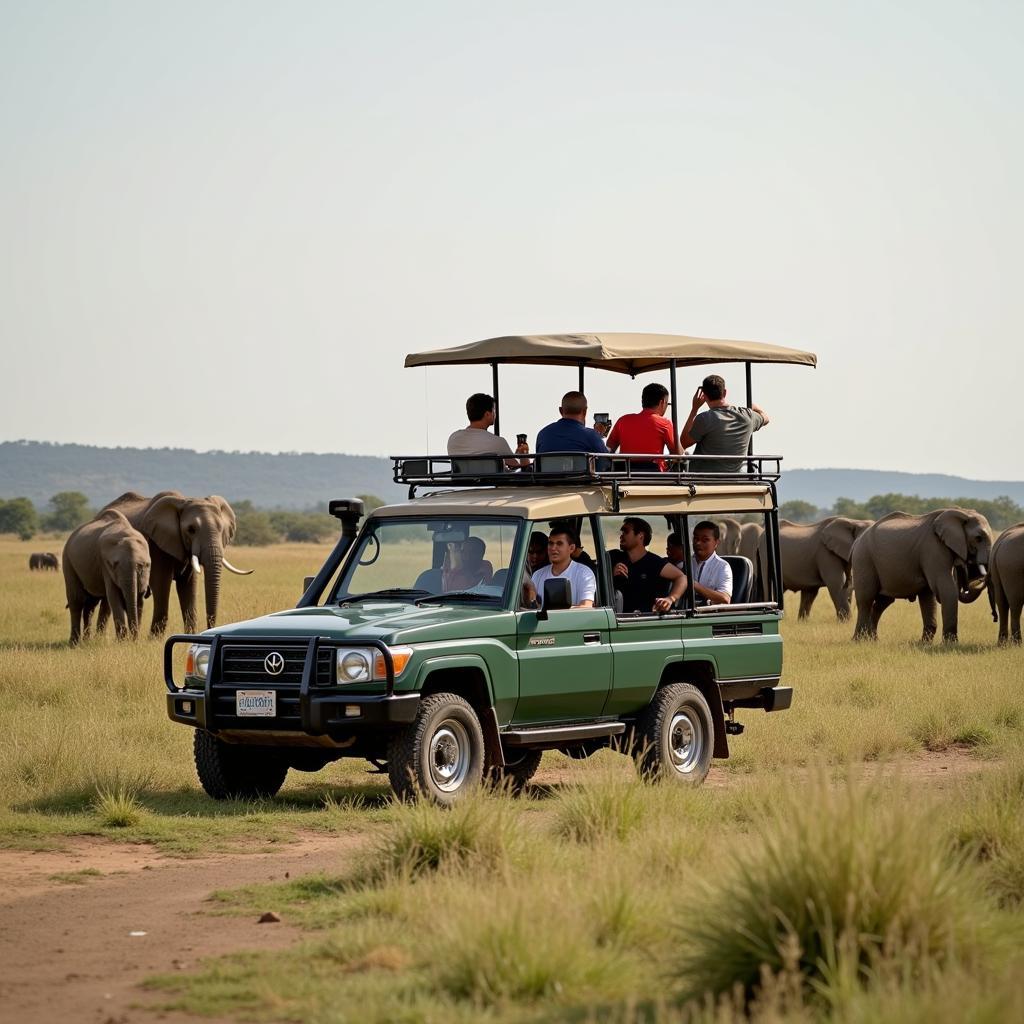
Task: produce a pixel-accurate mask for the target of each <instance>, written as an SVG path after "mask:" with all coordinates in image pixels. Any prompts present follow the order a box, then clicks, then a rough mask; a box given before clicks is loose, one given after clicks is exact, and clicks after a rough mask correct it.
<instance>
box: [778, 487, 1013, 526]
mask: <svg viewBox="0 0 1024 1024" xmlns="http://www.w3.org/2000/svg"><path fill="white" fill-rule="evenodd" d="M952 507H957V508H972V509H974V510H975V511H976V512H980V513H981V514H982V515H983V516H984V517H985V518H986V519H987V520H988V522H989V525H990V526H991V527H992V529H993V530H1005V529H1006V528H1007V527H1010V526H1013V525H1014V524H1015V523H1020V522H1024V507H1022V506H1020V505H1018V504H1017V503H1016V502H1015V501H1014V500H1013V499H1012V498H1008V497H1005V496H1003V497H999V498H919V497H917V495H914V494H876V495H875V496H874V497H872V498H868V500H867V501H854V499H853V498H837V499H836V501H835V504H834V505H833V506H832V507H831V508H830V509H824V508H818V507H817V506H816V505H814V504H812V503H811V502H809V501H801V500H799V499H798V500H794V501H784V502H782V504H781V505H779V514H780V515H781V516H782V518H783V519H788V520H789V521H790V522H793V523H813V522H816V521H817V520H819V519H825V518H827V517H828V516H847V517H848V518H850V519H875V520H877V519H881V518H882V516H887V515H888V514H889V513H890V512H906V513H908V514H909V515H914V516H920V515H924V513H926V512H934V511H935V510H936V509H940V508H952Z"/></svg>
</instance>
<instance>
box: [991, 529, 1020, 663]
mask: <svg viewBox="0 0 1024 1024" xmlns="http://www.w3.org/2000/svg"><path fill="white" fill-rule="evenodd" d="M988 599H989V603H990V604H991V605H992V619H993V621H998V622H999V643H1000V644H1005V643H1007V642H1009V641H1010V640H1012V641H1013V643H1015V644H1019V643H1020V642H1021V632H1020V613H1021V608H1024V523H1017V525H1016V526H1011V527H1010V528H1009V529H1007V530H1004V531H1003V532H1002V533H1001V534H999V536H998V537H997V538H996V542H995V544H993V545H992V563H991V568H990V570H989V576H988ZM997 609H998V612H999V614H998V616H997V615H996V611H997Z"/></svg>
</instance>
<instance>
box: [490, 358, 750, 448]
mask: <svg viewBox="0 0 1024 1024" xmlns="http://www.w3.org/2000/svg"><path fill="white" fill-rule="evenodd" d="M748 365H749V364H748ZM491 390H492V391H493V392H494V396H493V397H494V433H495V434H496V435H500V434H501V427H500V425H499V423H498V417H499V416H500V415H501V403H500V402H499V401H498V362H497V360H495V361H494V362H493V363H491Z"/></svg>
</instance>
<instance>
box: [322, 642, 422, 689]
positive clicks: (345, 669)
mask: <svg viewBox="0 0 1024 1024" xmlns="http://www.w3.org/2000/svg"><path fill="white" fill-rule="evenodd" d="M412 653H413V652H412V648H411V647H392V648H391V663H392V664H393V665H394V668H395V678H396V679H397V678H398V677H399V676H400V675H401V674H402V672H404V671H405V666H406V665H408V664H409V659H410V658H411V657H412ZM335 657H336V662H337V666H338V682H339V683H342V684H345V683H368V682H370V681H371V680H373V681H375V682H379V681H382V680H384V679H387V677H388V672H387V666H386V664H385V663H384V655H383V654H382V653H381V652H380V651H379V650H377V648H376V647H339V648H338V652H337V654H336V656H335Z"/></svg>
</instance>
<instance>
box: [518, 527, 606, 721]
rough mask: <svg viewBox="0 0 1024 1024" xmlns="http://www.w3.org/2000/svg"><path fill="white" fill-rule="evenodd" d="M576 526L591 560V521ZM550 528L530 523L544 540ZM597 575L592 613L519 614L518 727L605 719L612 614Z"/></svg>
mask: <svg viewBox="0 0 1024 1024" xmlns="http://www.w3.org/2000/svg"><path fill="white" fill-rule="evenodd" d="M573 525H574V529H576V530H577V531H578V533H579V534H580V539H581V541H582V546H583V551H584V553H585V554H586V556H588V557H589V558H590V560H591V561H593V554H594V553H595V552H599V550H600V549H599V548H598V547H596V545H595V536H594V531H593V524H592V521H591V520H589V519H583V518H582V517H580V520H579V521H578V522H574V524H573ZM550 526H551V524H549V523H547V522H539V523H532V524H531V531H534V532H540V533H543V534H544V535H545V536H546V535H547V533H548V531H549V529H550ZM584 561H586V559H584ZM587 564H589V562H588V563H587ZM524 571H525V570H524ZM597 575H598V592H597V598H596V600H595V606H594V607H593V608H567V609H565V610H563V611H553V612H551V613H550V614H549V615H548V617H547V618H546V619H542V618H540V616H539V614H538V612H536V611H531V610H522V609H520V610H519V611H518V612H517V613H516V619H517V636H516V648H517V655H518V658H519V702H518V704H517V706H516V711H515V715H514V718H513V721H514V723H515V724H516V725H539V724H542V723H549V722H566V721H579V720H587V719H593V718H597V717H598V716H600V715H601V713H602V710H603V708H604V706H605V703H606V701H607V697H608V691H609V689H610V687H611V677H612V653H611V647H610V646H609V638H610V629H611V624H612V613H611V610H610V608H609V606H608V601H607V597H606V595H607V589H606V586H605V585H604V581H603V580H602V578H601V574H600V572H598V574H597Z"/></svg>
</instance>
